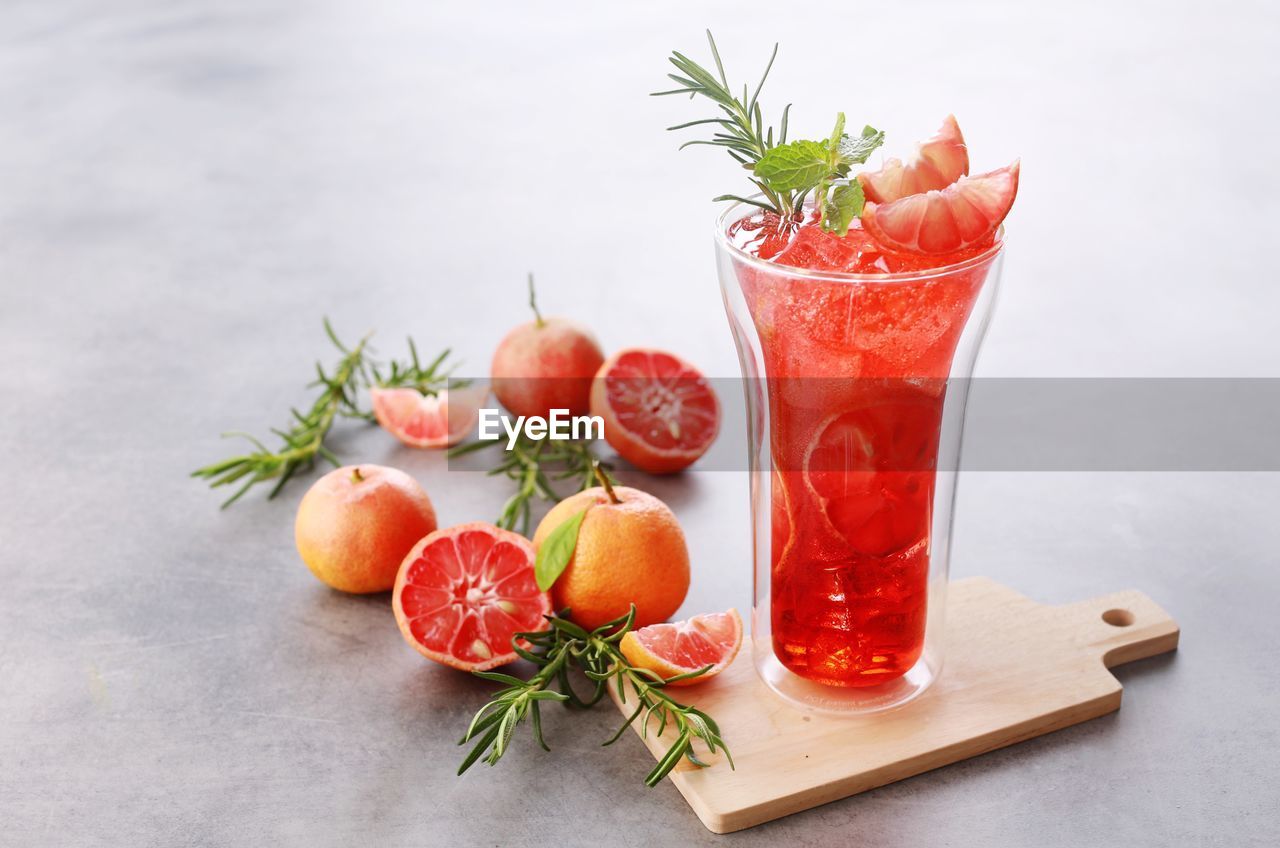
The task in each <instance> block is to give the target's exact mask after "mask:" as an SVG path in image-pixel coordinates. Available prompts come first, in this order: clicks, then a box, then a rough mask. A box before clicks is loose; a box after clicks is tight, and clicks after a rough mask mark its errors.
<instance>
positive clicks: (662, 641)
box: [619, 609, 742, 686]
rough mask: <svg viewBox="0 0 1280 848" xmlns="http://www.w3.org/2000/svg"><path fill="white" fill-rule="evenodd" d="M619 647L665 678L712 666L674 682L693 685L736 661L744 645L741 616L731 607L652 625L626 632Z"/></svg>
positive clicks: (632, 660)
mask: <svg viewBox="0 0 1280 848" xmlns="http://www.w3.org/2000/svg"><path fill="white" fill-rule="evenodd" d="M619 647H620V648H621V649H622V655H623V656H625V657H626V658H627V661H628V662H629V663H631V664H632V665H634V666H637V667H638V668H647V669H649V670H650V671H653V672H656V673H658V674H660V675H662V676H663V677H675V676H676V675H678V674H688V673H689V672H691V671H697V670H698V669H700V668H705V667H706V666H711V668H710V670H708V671H707V672H706V673H705V674H700V675H698V676H697V677H693V678H690V679H688V680H677V681H675V682H674V683H672V684H671V685H672V686H691V685H693V684H694V683H700V682H702V681H703V680H707V679H708V678H711V677H714V676H715V675H717V674H719V673H720V672H722V671H724V670H725V669H726V668H728V667H729V663H731V662H733V658H734V657H736V656H737V655H738V649H739V648H741V647H742V619H741V618H740V617H739V616H738V611H737V610H735V609H730V610H726V611H725V612H711V613H704V614H703V615H695V616H694V617H693V618H690V619H688V620H686V621H675V622H671V623H669V624H650V625H649V626H648V627H641V628H640V629H639V630H632V631H631V632H629V633H627V634H626V635H625V636H623V637H622V643H621V645H620V646H619Z"/></svg>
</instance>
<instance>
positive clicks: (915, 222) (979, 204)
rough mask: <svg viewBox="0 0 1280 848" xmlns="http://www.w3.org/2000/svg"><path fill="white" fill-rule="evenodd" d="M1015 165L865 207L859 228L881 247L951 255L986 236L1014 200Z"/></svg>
mask: <svg viewBox="0 0 1280 848" xmlns="http://www.w3.org/2000/svg"><path fill="white" fill-rule="evenodd" d="M1018 169H1019V163H1018V162H1017V161H1014V163H1013V164H1012V165H1009V166H1007V167H1004V168H999V169H997V170H995V171H989V172H987V173H985V174H979V175H978V176H976V177H961V178H960V179H958V180H956V181H955V182H954V183H953V184H951V185H949V186H947V187H946V188H944V189H942V190H941V191H927V192H925V193H924V194H913V195H911V196H910V197H904V198H902V199H900V200H894V201H892V202H889V203H868V204H867V205H866V208H865V209H863V211H862V226H863V227H864V228H865V229H866V230H867V232H869V233H870V234H871V236H872V238H874V239H875V240H876V241H877V242H879V243H880V244H881V246H883V247H885V248H887V249H889V250H896V251H900V252H905V253H925V254H944V253H955V252H956V251H958V250H963V249H964V248H966V247H971V246H973V245H975V244H978V243H980V242H982V241H985V240H986V239H988V238H990V237H991V234H992V233H994V232H995V231H996V228H997V227H999V226H1000V223H1001V222H1002V221H1004V219H1005V216H1006V215H1008V214H1009V210H1010V209H1011V208H1013V200H1014V198H1015V197H1017V196H1018Z"/></svg>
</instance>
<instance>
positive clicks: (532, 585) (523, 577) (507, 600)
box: [391, 521, 551, 671]
mask: <svg viewBox="0 0 1280 848" xmlns="http://www.w3.org/2000/svg"><path fill="white" fill-rule="evenodd" d="M533 561H534V551H533V545H532V544H531V543H530V542H529V540H528V539H525V538H524V537H523V536H520V535H517V534H516V533H512V532H510V531H507V530H502V529H499V528H497V527H494V526H493V525H492V524H486V523H484V522H479V521H477V522H473V523H471V524H459V525H458V526H456V527H448V528H445V529H443V530H437V531H436V532H434V533H432V534H430V535H429V536H426V537H425V538H423V539H422V541H420V542H418V544H417V545H415V546H414V547H413V550H411V551H409V554H408V556H406V557H405V559H404V562H403V563H401V565H400V573H399V574H398V575H397V576H396V585H395V588H394V589H393V590H392V598H391V606H392V609H394V610H395V615H396V623H397V624H399V625H400V632H401V634H403V635H404V638H405V641H407V642H408V643H409V644H410V645H412V646H413V647H414V648H415V649H416V650H417V651H418V653H420V654H422V655H423V656H424V657H427V658H428V659H432V660H435V661H436V662H439V663H444V664H445V665H449V666H453V667H454V668H461V669H464V670H467V671H483V670H484V669H487V668H493V667H495V666H499V665H504V664H506V663H509V662H512V661H513V660H515V659H516V653H515V652H514V651H513V650H512V649H511V639H512V637H513V636H514V635H515V634H516V633H519V632H524V631H533V630H541V629H542V628H543V627H544V626H545V624H546V622H545V621H544V620H543V616H544V615H546V614H547V613H549V612H551V598H550V596H549V595H547V593H545V592H540V591H538V584H537V582H536V581H535V580H534V576H533Z"/></svg>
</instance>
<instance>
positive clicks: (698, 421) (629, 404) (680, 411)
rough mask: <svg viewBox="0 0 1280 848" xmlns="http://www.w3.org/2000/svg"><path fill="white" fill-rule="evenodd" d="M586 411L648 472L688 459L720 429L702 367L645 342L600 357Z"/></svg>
mask: <svg viewBox="0 0 1280 848" xmlns="http://www.w3.org/2000/svg"><path fill="white" fill-rule="evenodd" d="M591 414H592V415H597V416H599V417H600V418H601V419H602V420H603V421H604V438H605V441H607V442H608V443H609V444H610V445H612V446H613V449H614V450H616V451H617V452H618V454H619V455H621V456H622V458H623V459H625V460H627V461H628V462H630V463H631V464H632V465H634V466H635V467H636V468H639V469H640V470H641V471H648V472H649V473H651V474H671V473H674V472H676V471H679V470H681V469H682V468H686V467H688V466H689V465H692V464H693V463H694V462H695V461H696V460H697V459H698V457H700V456H702V455H703V454H704V453H706V452H707V448H709V447H711V443H712V442H713V441H715V438H716V433H718V432H719V431H720V402H719V401H718V400H717V399H716V393H715V391H713V390H712V388H711V384H710V383H708V382H707V378H706V377H704V376H702V372H700V371H698V369H696V368H694V367H693V366H692V365H690V364H689V363H687V362H685V361H684V360H683V359H680V358H679V357H677V356H674V355H672V354H670V353H665V352H663V351H661V350H652V349H650V348H630V349H628V350H622V351H619V352H618V353H615V354H614V355H613V356H611V357H609V359H607V360H605V363H604V364H603V365H601V366H600V370H599V371H597V372H596V377H595V380H593V381H592V384H591Z"/></svg>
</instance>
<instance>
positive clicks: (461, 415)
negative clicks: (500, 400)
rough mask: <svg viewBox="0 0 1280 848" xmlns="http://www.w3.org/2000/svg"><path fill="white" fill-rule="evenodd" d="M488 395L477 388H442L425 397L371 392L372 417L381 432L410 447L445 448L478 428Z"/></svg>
mask: <svg viewBox="0 0 1280 848" xmlns="http://www.w3.org/2000/svg"><path fill="white" fill-rule="evenodd" d="M487 394H488V392H487V391H486V390H484V389H477V388H475V387H465V388H458V389H454V390H453V393H452V394H450V393H449V391H448V390H447V389H441V390H440V391H438V392H436V393H435V394H432V395H424V394H423V393H422V392H420V391H418V390H417V389H410V388H404V389H381V388H377V387H374V388H371V389H369V398H370V400H372V401H373V417H374V418H377V419H378V423H379V424H380V425H382V429H384V430H386V431H387V432H388V433H390V434H391V435H393V436H395V437H396V438H397V439H399V440H400V441H401V442H403V443H404V444H406V445H408V446H409V447H411V448H443V447H448V446H449V445H453V444H457V443H458V442H460V441H462V439H463V437H465V436H466V435H467V432H468V431H469V430H470V429H471V428H472V427H473V426H474V425H475V423H476V419H477V418H478V417H479V414H480V406H481V404H483V403H484V401H485V397H486V395H487Z"/></svg>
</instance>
